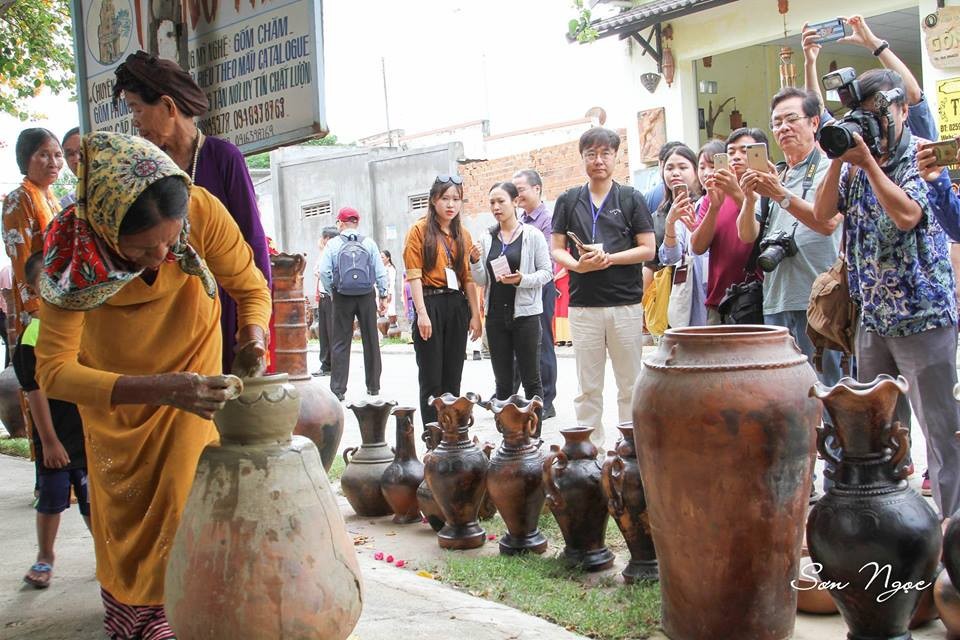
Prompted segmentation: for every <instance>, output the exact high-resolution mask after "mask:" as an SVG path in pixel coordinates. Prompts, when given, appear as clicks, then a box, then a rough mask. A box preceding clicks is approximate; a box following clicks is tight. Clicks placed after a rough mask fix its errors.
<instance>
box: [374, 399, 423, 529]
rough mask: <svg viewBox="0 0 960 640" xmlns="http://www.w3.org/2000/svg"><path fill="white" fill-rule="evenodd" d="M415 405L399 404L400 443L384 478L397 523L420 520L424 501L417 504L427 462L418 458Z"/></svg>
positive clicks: (382, 483) (383, 487)
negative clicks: (414, 421) (424, 464)
mask: <svg viewBox="0 0 960 640" xmlns="http://www.w3.org/2000/svg"><path fill="white" fill-rule="evenodd" d="M416 412H417V410H416V409H414V408H413V407H397V408H396V409H394V410H393V415H394V416H395V417H396V418H397V446H396V447H395V449H394V456H393V462H392V463H391V464H390V466H389V467H387V468H386V470H385V471H384V472H383V476H382V477H381V478H380V490H381V491H382V492H383V497H384V499H385V500H386V501H387V504H389V505H390V508H391V509H392V510H393V522H394V523H395V524H410V523H412V522H420V505H418V504H417V488H418V487H419V486H420V484H421V483H422V482H423V463H422V462H420V459H419V458H417V446H416V444H415V442H414V439H413V432H414V426H413V414H415V413H416Z"/></svg>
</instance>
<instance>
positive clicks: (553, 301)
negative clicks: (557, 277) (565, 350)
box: [513, 282, 557, 410]
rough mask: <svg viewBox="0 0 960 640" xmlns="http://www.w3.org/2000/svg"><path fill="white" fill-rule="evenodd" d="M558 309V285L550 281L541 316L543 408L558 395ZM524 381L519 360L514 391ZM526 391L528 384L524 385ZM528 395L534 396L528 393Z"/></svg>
mask: <svg viewBox="0 0 960 640" xmlns="http://www.w3.org/2000/svg"><path fill="white" fill-rule="evenodd" d="M556 309H557V287H556V286H554V284H553V282H548V283H547V284H546V285H545V286H544V287H543V313H541V314H540V315H539V316H537V317H539V318H540V383H541V384H542V385H543V394H541V396H540V397H541V398H543V408H544V409H545V410H546V409H549V408H550V407H552V406H553V400H554V398H556V397H557V352H556V351H555V350H554V348H553V315H554V313H555V312H556ZM522 382H523V374H522V373H521V372H520V363H519V361H517V362H515V363H514V366H513V392H514V393H516V392H517V391H518V390H519V389H520V384H521V383H522ZM524 392H525V393H526V386H524ZM527 397H528V398H530V397H532V396H531V395H530V394H527Z"/></svg>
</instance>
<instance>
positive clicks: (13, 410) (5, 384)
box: [0, 342, 27, 438]
mask: <svg viewBox="0 0 960 640" xmlns="http://www.w3.org/2000/svg"><path fill="white" fill-rule="evenodd" d="M13 344H16V342H14V343H13ZM0 421H2V422H3V426H4V428H5V429H6V430H7V433H9V434H10V437H11V438H26V437H27V425H26V422H25V421H24V419H23V410H22V409H21V407H20V383H19V382H17V374H16V373H14V371H13V365H10V366H9V367H7V368H6V369H4V370H3V371H2V372H0Z"/></svg>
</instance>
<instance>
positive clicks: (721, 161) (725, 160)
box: [713, 153, 730, 171]
mask: <svg viewBox="0 0 960 640" xmlns="http://www.w3.org/2000/svg"><path fill="white" fill-rule="evenodd" d="M720 169H726V170H727V171H729V170H730V156H728V155H727V154H725V153H715V154H713V170H714V171H718V170H720Z"/></svg>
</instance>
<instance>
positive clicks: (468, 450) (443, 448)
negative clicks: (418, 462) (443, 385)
mask: <svg viewBox="0 0 960 640" xmlns="http://www.w3.org/2000/svg"><path fill="white" fill-rule="evenodd" d="M479 401H480V397H479V396H477V395H476V394H474V393H467V394H465V395H463V396H460V397H459V398H458V397H456V396H453V395H451V394H449V393H445V394H443V395H442V396H440V397H439V398H430V404H432V405H433V406H434V408H436V410H437V421H438V422H439V424H440V430H441V438H440V444H439V445H437V448H436V449H434V450H433V451H429V452H427V454H426V455H425V456H424V458H423V465H424V476H425V477H426V479H427V486H429V487H430V491H432V492H433V498H434V500H436V501H437V505H439V507H440V511H441V512H442V513H443V522H444V525H443V528H442V529H440V531H438V532H437V542H438V543H439V545H440V547H442V548H444V549H474V548H476V547H479V546H482V545H483V543H484V540H485V539H486V532H485V531H484V530H483V528H482V527H481V526H480V524H479V523H478V522H477V519H478V513H479V511H480V503H481V502H482V500H483V497H484V494H485V493H486V489H487V485H486V482H487V466H488V464H489V463H488V461H487V457H486V456H485V455H484V453H483V451H481V450H480V449H479V448H478V447H477V445H475V444H474V443H473V441H471V440H470V434H469V430H470V427H471V426H473V405H474V404H475V403H477V402H479Z"/></svg>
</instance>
